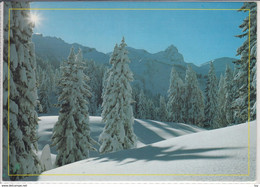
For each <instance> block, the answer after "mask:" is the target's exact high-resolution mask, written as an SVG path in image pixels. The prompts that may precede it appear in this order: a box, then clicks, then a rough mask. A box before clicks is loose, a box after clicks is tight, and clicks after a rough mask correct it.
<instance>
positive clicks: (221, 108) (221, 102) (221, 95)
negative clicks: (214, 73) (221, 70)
mask: <svg viewBox="0 0 260 187" xmlns="http://www.w3.org/2000/svg"><path fill="white" fill-rule="evenodd" d="M224 84H225V82H224V77H223V75H221V76H220V79H219V86H218V103H217V104H218V106H217V110H216V111H217V124H218V125H217V126H216V127H217V128H219V127H225V126H227V119H226V112H225V103H226V93H225V89H224Z"/></svg>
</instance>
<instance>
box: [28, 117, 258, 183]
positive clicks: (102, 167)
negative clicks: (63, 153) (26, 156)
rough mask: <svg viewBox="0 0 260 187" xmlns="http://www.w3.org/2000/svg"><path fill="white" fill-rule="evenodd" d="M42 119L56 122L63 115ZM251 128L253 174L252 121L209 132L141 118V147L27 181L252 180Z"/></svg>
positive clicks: (94, 119) (138, 123)
mask: <svg viewBox="0 0 260 187" xmlns="http://www.w3.org/2000/svg"><path fill="white" fill-rule="evenodd" d="M41 119H42V122H43V121H44V123H45V122H47V121H48V120H49V122H50V121H52V122H54V121H55V120H54V119H57V117H44V118H41ZM46 120H47V121H46ZM90 121H91V123H92V128H94V134H96V133H97V132H98V131H99V128H101V127H102V124H101V123H100V117H92V118H91V119H90ZM46 127H47V128H46ZM46 127H43V124H41V123H40V127H39V132H41V134H44V133H43V131H42V130H43V129H48V125H46ZM49 127H50V126H49ZM249 127H250V175H247V173H248V129H249V128H248V123H244V124H240V125H235V126H230V127H226V128H221V129H216V130H208V131H204V130H202V129H199V128H197V127H194V126H190V125H185V124H171V123H161V122H155V121H149V120H136V121H135V130H136V132H139V134H137V136H138V137H139V141H140V142H141V143H142V144H143V145H140V144H139V147H138V148H136V149H131V150H123V151H120V152H116V153H109V154H104V155H101V156H96V157H94V158H89V159H86V160H82V161H79V162H75V163H72V164H68V165H65V166H63V167H59V168H56V169H52V170H49V171H46V172H44V173H43V175H41V176H39V177H29V178H26V179H25V180H38V181H52V180H55V181H62V180H64V181H68V180H71V181H84V180H88V181H89V180H94V181H95V180H96V181H99V180H108V181H109V180H182V181H188V180H192V181H196V180H203V181H220V180H223V181H252V180H255V170H256V168H255V165H256V163H255V162H256V152H255V151H256V121H253V122H251V123H250V126H249ZM41 128H42V130H41ZM140 128H142V129H140ZM193 132H196V133H193ZM140 136H141V138H140ZM69 174H72V175H69ZM78 174H79V175H78ZM52 175H54V176H52Z"/></svg>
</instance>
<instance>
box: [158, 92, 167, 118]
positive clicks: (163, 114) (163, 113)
mask: <svg viewBox="0 0 260 187" xmlns="http://www.w3.org/2000/svg"><path fill="white" fill-rule="evenodd" d="M167 114H168V112H167V106H166V102H165V98H164V97H163V96H160V104H159V110H158V118H159V119H160V121H167Z"/></svg>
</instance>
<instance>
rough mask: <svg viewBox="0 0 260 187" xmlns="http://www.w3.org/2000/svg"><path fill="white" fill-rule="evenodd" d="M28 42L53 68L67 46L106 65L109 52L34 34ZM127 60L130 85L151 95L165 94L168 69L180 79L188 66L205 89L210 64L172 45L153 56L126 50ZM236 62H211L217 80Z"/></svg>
mask: <svg viewBox="0 0 260 187" xmlns="http://www.w3.org/2000/svg"><path fill="white" fill-rule="evenodd" d="M32 41H33V42H34V44H35V53H36V55H37V56H38V57H40V58H42V59H44V60H46V61H49V62H51V63H52V64H53V65H54V67H55V68H58V67H59V66H60V63H61V62H62V61H64V60H65V59H67V57H68V55H69V52H70V49H71V47H74V49H75V50H76V51H77V50H78V49H79V48H80V49H81V50H82V53H83V57H84V58H85V59H88V60H94V61H95V62H96V64H99V65H105V66H109V58H110V55H111V53H107V54H105V53H102V52H99V51H97V50H96V49H95V48H90V47H86V46H83V45H80V44H77V43H73V44H69V43H66V42H65V41H64V40H62V39H61V38H57V37H50V36H43V35H42V34H34V35H33V37H32ZM127 50H128V52H129V53H128V55H129V59H130V61H131V63H130V68H131V70H132V72H133V74H134V79H135V81H134V82H133V84H135V85H138V86H139V87H140V88H142V89H144V90H146V91H148V92H150V93H152V94H161V95H167V90H168V88H169V79H170V72H171V68H172V66H174V67H175V69H176V70H177V71H178V73H179V76H180V77H181V78H182V79H183V80H184V79H185V72H186V69H187V66H188V65H191V66H192V69H193V70H194V71H195V72H196V73H197V77H198V81H199V84H200V87H201V88H202V89H203V90H204V89H205V86H206V75H207V74H208V71H209V66H210V62H205V63H203V64H201V65H200V66H196V65H195V64H193V63H187V62H185V61H184V57H183V55H182V54H181V53H179V51H178V49H177V48H176V47H175V46H174V45H170V46H169V47H167V48H166V49H165V50H163V51H160V52H157V53H153V54H152V53H149V52H147V51H146V50H144V49H135V48H132V47H127ZM235 60H237V59H234V58H229V57H222V58H217V59H213V60H212V61H213V64H214V67H215V72H216V75H217V77H219V76H220V75H221V74H223V75H224V73H225V69H226V66H227V65H229V66H230V67H231V68H232V69H233V68H234V64H233V63H232V62H233V61H235Z"/></svg>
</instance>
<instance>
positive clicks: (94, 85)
mask: <svg viewBox="0 0 260 187" xmlns="http://www.w3.org/2000/svg"><path fill="white" fill-rule="evenodd" d="M86 67H87V68H86V70H85V71H86V74H87V75H88V76H89V77H90V81H89V86H90V88H91V92H92V96H91V98H90V100H89V103H90V105H89V113H90V115H95V114H96V112H97V107H98V104H97V99H98V98H97V92H98V82H97V72H96V71H97V69H96V65H95V62H94V61H92V60H90V61H86Z"/></svg>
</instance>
